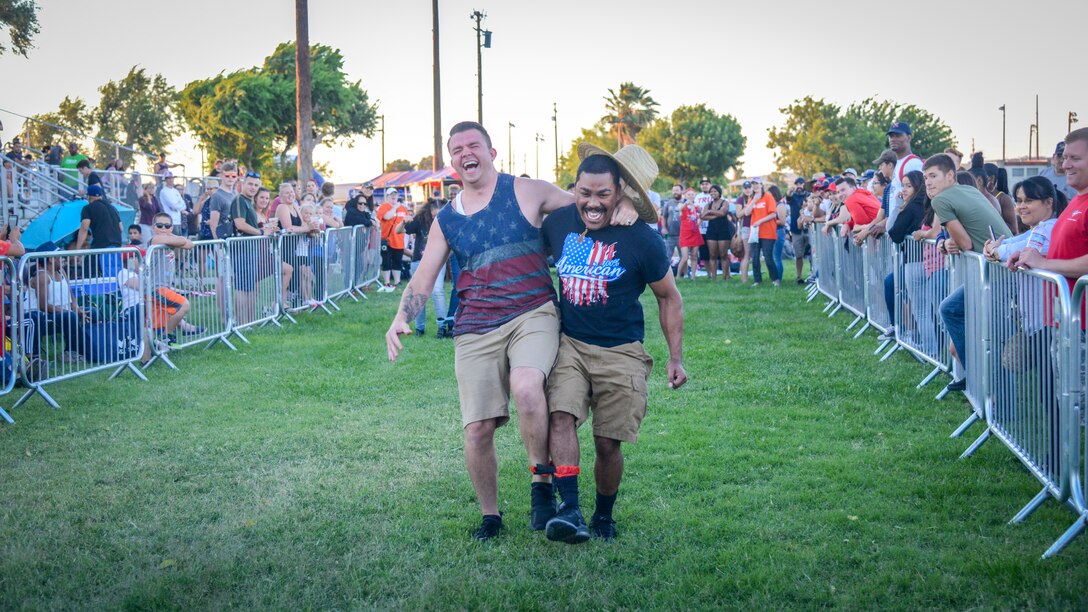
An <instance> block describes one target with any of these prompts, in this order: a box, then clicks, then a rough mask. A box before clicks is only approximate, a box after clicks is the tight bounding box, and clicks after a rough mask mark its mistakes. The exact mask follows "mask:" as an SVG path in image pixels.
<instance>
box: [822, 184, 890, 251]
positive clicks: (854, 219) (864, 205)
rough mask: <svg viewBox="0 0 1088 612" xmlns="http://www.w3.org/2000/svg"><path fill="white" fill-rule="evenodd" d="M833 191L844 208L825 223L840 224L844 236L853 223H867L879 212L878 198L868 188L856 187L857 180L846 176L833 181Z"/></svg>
mask: <svg viewBox="0 0 1088 612" xmlns="http://www.w3.org/2000/svg"><path fill="white" fill-rule="evenodd" d="M835 192H836V193H837V194H838V197H839V199H841V200H842V203H843V205H844V207H845V208H846V210H845V211H843V212H840V213H839V216H838V217H835V218H834V219H832V220H831V221H828V223H827V224H828V226H833V225H842V226H843V229H842V236H843V237H844V238H845V237H846V236H847V235H849V233H850V230H852V229H854V225H868V224H870V223H872V222H873V220H874V219H876V216H877V214H878V213H879V212H880V200H878V199H876V196H875V195H873V194H872V192H870V191H869V190H867V189H860V188H858V183H857V181H855V180H854V179H852V178H850V177H848V176H847V177H843V178H840V179H839V180H837V181H835Z"/></svg>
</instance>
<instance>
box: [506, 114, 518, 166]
mask: <svg viewBox="0 0 1088 612" xmlns="http://www.w3.org/2000/svg"><path fill="white" fill-rule="evenodd" d="M516 127H517V126H516V125H514V124H513V123H510V122H509V121H507V122H506V165H507V166H509V167H510V174H513V173H514V128H516Z"/></svg>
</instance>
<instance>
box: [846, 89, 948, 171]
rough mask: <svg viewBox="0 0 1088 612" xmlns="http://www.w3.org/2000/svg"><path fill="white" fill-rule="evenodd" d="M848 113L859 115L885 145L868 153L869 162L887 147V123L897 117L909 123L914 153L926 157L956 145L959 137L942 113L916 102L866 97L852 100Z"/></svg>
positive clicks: (888, 124)
mask: <svg viewBox="0 0 1088 612" xmlns="http://www.w3.org/2000/svg"><path fill="white" fill-rule="evenodd" d="M846 114H847V116H856V117H857V118H858V119H860V120H861V121H862V122H863V123H864V124H865V125H866V126H867V127H869V128H870V129H871V130H872V131H873V132H875V133H877V134H878V138H879V140H880V142H881V144H882V146H880V147H878V148H877V150H876V153H875V154H874V155H873V156H871V157H869V161H870V162H871V161H872V160H873V159H876V156H877V155H879V154H880V152H881V151H883V150H884V149H885V148H886V147H887V138H886V134H887V131H888V126H890V125H891V124H892V123H893V122H895V121H906V122H907V123H909V124H910V128H911V132H912V134H911V139H910V146H911V151H913V152H914V154H915V155H918V156H920V157H923V158H926V157H931V156H933V155H936V154H937V153H943V152H944V150H945V149H947V148H948V147H954V146H956V139H955V138H953V136H952V128H950V127H948V124H946V123H945V122H944V121H943V120H941V118H940V117H937V116H936V115H934V114H932V113H930V112H929V111H927V110H925V109H923V108H919V107H917V106H915V105H913V104H899V103H896V102H889V101H887V100H876V99H874V98H866V99H865V100H862V101H861V102H858V103H857V104H852V105H851V106H850V107H849V108H848V109H846Z"/></svg>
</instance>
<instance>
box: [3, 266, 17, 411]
mask: <svg viewBox="0 0 1088 612" xmlns="http://www.w3.org/2000/svg"><path fill="white" fill-rule="evenodd" d="M0 275H2V276H0V283H2V284H0V303H2V304H4V309H5V310H4V331H3V335H4V337H3V339H0V358H2V360H3V361H2V362H0V396H4V395H7V394H8V393H11V390H12V389H14V388H15V378H16V377H17V376H18V375H19V366H18V364H19V360H20V354H19V328H20V326H19V319H18V317H17V314H18V312H17V310H18V307H17V303H18V299H19V290H18V287H19V285H18V282H17V279H18V275H17V274H16V269H15V262H14V261H12V260H11V258H9V257H3V258H0ZM0 418H2V419H4V420H5V421H7V422H8V423H14V422H15V421H14V420H13V419H12V418H11V415H9V414H8V413H7V412H5V411H4V409H3V408H0Z"/></svg>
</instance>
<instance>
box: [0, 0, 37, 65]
mask: <svg viewBox="0 0 1088 612" xmlns="http://www.w3.org/2000/svg"><path fill="white" fill-rule="evenodd" d="M0 28H7V29H8V30H9V32H8V34H9V36H10V37H11V51H13V52H14V53H15V54H16V55H21V56H23V57H29V55H28V54H29V53H30V48H31V47H32V46H33V45H32V44H31V41H32V40H33V38H34V36H35V35H36V34H37V33H38V32H40V31H41V29H40V28H39V26H38V3H37V2H35V1H34V0H0ZM7 52H8V48H7V47H6V46H4V44H3V43H0V55H3V54H4V53H7Z"/></svg>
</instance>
